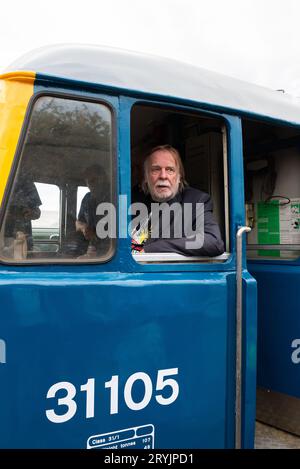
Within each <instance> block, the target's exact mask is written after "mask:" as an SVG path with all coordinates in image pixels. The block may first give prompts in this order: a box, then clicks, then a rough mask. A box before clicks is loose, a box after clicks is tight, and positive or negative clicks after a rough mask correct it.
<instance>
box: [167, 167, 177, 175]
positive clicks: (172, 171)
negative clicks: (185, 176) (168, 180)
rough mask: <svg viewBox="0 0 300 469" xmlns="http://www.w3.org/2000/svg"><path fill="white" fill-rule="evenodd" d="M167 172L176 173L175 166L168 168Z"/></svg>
mask: <svg viewBox="0 0 300 469" xmlns="http://www.w3.org/2000/svg"><path fill="white" fill-rule="evenodd" d="M166 172H167V173H168V174H174V173H175V168H166Z"/></svg>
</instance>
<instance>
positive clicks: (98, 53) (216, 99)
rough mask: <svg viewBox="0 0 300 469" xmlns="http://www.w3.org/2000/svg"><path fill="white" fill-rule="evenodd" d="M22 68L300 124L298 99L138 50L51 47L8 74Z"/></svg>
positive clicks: (34, 53) (15, 65)
mask: <svg viewBox="0 0 300 469" xmlns="http://www.w3.org/2000/svg"><path fill="white" fill-rule="evenodd" d="M19 70H27V71H34V72H36V73H41V74H46V75H52V76H58V77H64V78H68V79H72V80H80V81H85V82H89V83H97V84H102V85H108V86H113V87H118V88H122V89H126V90H136V91H141V92H146V93H151V94H155V95H161V96H169V97H175V98H181V99H185V100H191V101H197V102H200V103H207V104H211V105H216V106H221V107H224V108H226V109H230V110H237V111H242V112H247V113H251V114H256V115H262V116H266V117H270V118H274V119H279V120H284V121H288V122H291V123H297V124H300V103H299V100H297V98H294V97H292V96H290V95H288V94H285V93H282V92H279V91H274V90H270V89H268V88H264V87H261V86H257V85H253V84H251V83H247V82H244V81H242V80H237V79H234V78H231V77H228V76H226V75H222V74H219V73H216V72H211V71H208V70H205V69H202V68H198V67H196V66H193V65H190V64H186V63H182V62H179V61H176V60H171V59H167V58H163V57H157V56H152V55H147V54H142V53H138V52H129V51H124V50H120V49H114V48H109V47H100V46H88V45H54V46H47V47H42V48H40V49H36V50H34V51H32V52H30V53H28V54H26V55H24V56H23V57H21V58H20V59H18V60H17V61H16V62H14V63H13V64H11V65H10V67H9V68H8V69H7V70H6V71H19Z"/></svg>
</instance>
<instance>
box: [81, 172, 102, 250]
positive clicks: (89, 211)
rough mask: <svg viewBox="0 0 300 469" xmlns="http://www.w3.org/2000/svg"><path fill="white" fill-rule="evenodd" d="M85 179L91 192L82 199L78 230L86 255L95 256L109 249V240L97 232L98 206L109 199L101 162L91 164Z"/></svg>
mask: <svg viewBox="0 0 300 469" xmlns="http://www.w3.org/2000/svg"><path fill="white" fill-rule="evenodd" d="M84 179H85V182H86V185H87V187H88V188H89V190H90V192H88V193H87V194H86V195H85V196H84V197H83V199H82V202H81V206H80V210H79V213H78V217H77V220H76V231H77V232H79V233H81V235H82V236H83V238H84V242H83V243H82V244H84V246H85V250H86V252H85V255H87V256H89V257H94V256H95V255H97V254H99V252H102V251H103V250H106V249H107V242H108V241H109V240H105V239H99V238H98V237H97V234H96V226H97V221H98V218H99V217H97V214H96V210H97V206H98V205H99V204H101V203H102V202H106V201H107V190H108V182H107V181H108V180H107V175H106V172H105V170H104V168H103V167H102V166H101V165H99V164H94V165H91V166H89V167H88V168H87V169H86V170H85V173H84Z"/></svg>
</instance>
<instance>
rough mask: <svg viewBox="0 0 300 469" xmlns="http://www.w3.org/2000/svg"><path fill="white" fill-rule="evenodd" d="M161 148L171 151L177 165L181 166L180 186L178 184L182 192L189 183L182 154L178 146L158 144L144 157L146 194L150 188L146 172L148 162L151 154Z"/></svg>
mask: <svg viewBox="0 0 300 469" xmlns="http://www.w3.org/2000/svg"><path fill="white" fill-rule="evenodd" d="M160 150H163V151H168V152H169V153H171V155H172V156H173V158H174V160H175V163H176V165H177V167H178V168H179V176H180V181H179V186H178V190H179V192H182V191H183V189H184V188H185V187H186V186H187V185H188V183H187V181H186V179H185V171H184V166H183V163H182V160H181V157H180V154H179V151H178V150H176V148H174V147H172V146H171V145H158V146H156V147H154V148H152V149H151V150H150V151H149V152H148V153H147V154H146V155H145V159H144V175H143V182H142V190H143V192H144V193H145V194H149V188H148V184H147V182H146V174H147V170H148V162H149V158H150V156H151V155H152V154H153V153H155V152H156V151H160Z"/></svg>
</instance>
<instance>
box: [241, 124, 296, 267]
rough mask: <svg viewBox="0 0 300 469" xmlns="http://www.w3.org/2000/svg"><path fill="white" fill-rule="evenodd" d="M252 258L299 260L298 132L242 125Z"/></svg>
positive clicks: (271, 126) (247, 217)
mask: <svg viewBox="0 0 300 469" xmlns="http://www.w3.org/2000/svg"><path fill="white" fill-rule="evenodd" d="M243 145H244V158H245V161H244V167H245V201H246V219H247V224H248V225H249V226H250V227H251V228H252V231H251V232H250V233H249V234H248V241H247V255H248V258H249V259H274V260H276V259H286V260H292V259H295V258H298V257H299V256H300V130H299V129H297V128H293V127H288V126H279V125H270V124H264V123H260V122H255V121H251V120H244V122H243Z"/></svg>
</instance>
